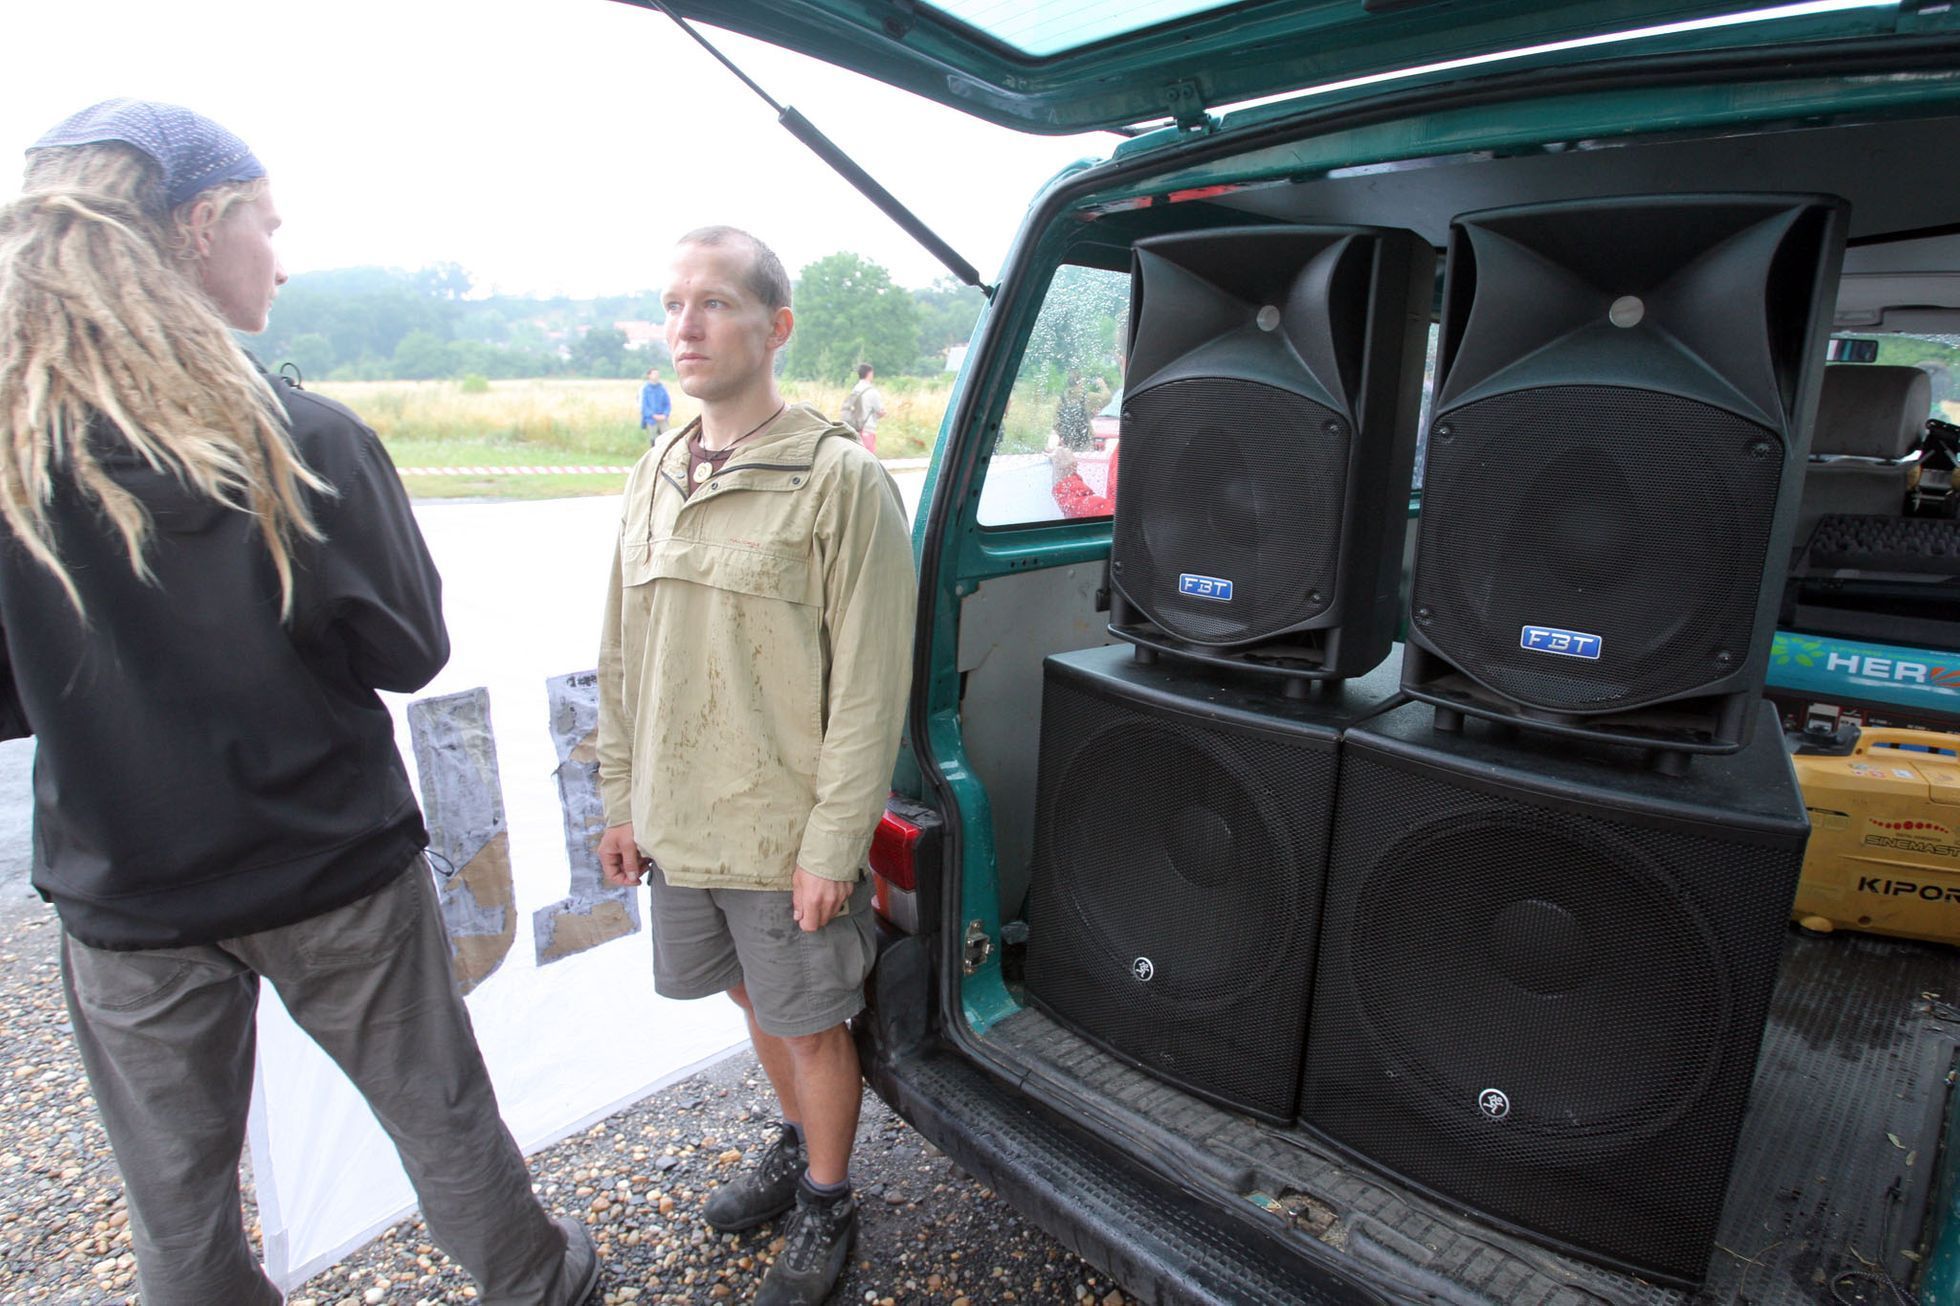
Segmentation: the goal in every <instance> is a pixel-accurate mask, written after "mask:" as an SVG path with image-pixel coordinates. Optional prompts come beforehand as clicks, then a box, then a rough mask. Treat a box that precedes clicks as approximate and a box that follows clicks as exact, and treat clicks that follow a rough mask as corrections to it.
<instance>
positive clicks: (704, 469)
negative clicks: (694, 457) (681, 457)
mask: <svg viewBox="0 0 1960 1306" xmlns="http://www.w3.org/2000/svg"><path fill="white" fill-rule="evenodd" d="M714 472H715V469H714V466H713V464H711V463H696V464H694V479H695V480H696V481H697V482H699V481H705V480H707V479H708V478H709V477H710V476H712V475H714Z"/></svg>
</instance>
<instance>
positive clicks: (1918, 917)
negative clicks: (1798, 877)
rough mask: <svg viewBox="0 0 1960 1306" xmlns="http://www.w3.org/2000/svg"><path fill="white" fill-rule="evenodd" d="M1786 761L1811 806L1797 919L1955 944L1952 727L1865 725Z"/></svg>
mask: <svg viewBox="0 0 1960 1306" xmlns="http://www.w3.org/2000/svg"><path fill="white" fill-rule="evenodd" d="M1835 751H1836V750H1832V752H1835ZM1791 760H1792V761H1794V762H1795V763H1796V767H1797V780H1798V782H1799V783H1801V784H1802V785H1803V800H1804V806H1805V807H1807V808H1809V809H1810V847H1809V850H1808V851H1807V852H1806V853H1805V854H1804V861H1803V882H1802V884H1800V885H1799V886H1798V888H1797V901H1796V906H1795V908H1794V909H1793V915H1794V917H1795V919H1796V921H1797V923H1798V924H1800V925H1802V926H1803V927H1804V928H1805V929H1809V930H1817V931H1829V930H1834V929H1838V928H1843V929H1848V930H1867V931H1870V932H1871V933H1874V934H1896V935H1899V936H1901V937H1903V938H1908V939H1930V940H1932V941H1934V942H1936V943H1960V735H1948V734H1939V733H1936V732H1934V731H1931V730H1894V729H1878V728H1872V729H1866V730H1865V731H1863V732H1862V733H1861V734H1860V735H1859V736H1858V739H1857V742H1856V743H1855V744H1854V745H1852V747H1851V749H1850V751H1849V752H1844V753H1841V754H1839V755H1836V756H1833V755H1831V752H1808V751H1805V752H1799V753H1798V754H1797V755H1796V756H1795V757H1794V758H1792V759H1791Z"/></svg>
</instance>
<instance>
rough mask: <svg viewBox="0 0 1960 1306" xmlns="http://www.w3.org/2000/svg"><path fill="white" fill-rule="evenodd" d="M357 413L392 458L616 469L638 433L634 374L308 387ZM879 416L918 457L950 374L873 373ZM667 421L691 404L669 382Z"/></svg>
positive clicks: (559, 494)
mask: <svg viewBox="0 0 1960 1306" xmlns="http://www.w3.org/2000/svg"><path fill="white" fill-rule="evenodd" d="M312 388H313V389H316V390H318V391H319V392H320V393H321V394H323V395H327V396H329V397H331V398H334V399H338V400H339V401H340V402H341V403H344V404H346V405H347V406H348V407H349V408H352V409H353V410H354V411H355V412H356V413H359V414H360V415H361V417H362V419H363V420H365V421H366V422H367V423H368V425H370V426H372V427H373V428H374V429H375V431H376V432H377V433H378V434H379V435H380V436H381V440H382V443H384V444H385V445H387V446H388V453H389V456H390V457H392V458H393V459H394V460H395V465H396V466H397V467H401V468H416V467H551V466H565V465H575V466H576V465H597V466H619V467H625V466H628V465H630V464H631V463H632V462H633V461H634V460H635V459H637V458H638V457H639V456H640V454H641V453H642V452H644V451H645V449H646V442H645V439H644V437H643V436H642V435H641V433H640V428H639V415H640V383H639V382H638V381H584V380H556V379H553V380H535V381H492V382H490V383H489V386H488V388H487V389H479V390H477V391H475V392H474V393H472V392H471V391H469V390H466V389H465V388H464V386H463V383H461V382H459V381H325V382H320V383H318V384H316V385H314V386H313V387H312ZM782 388H783V394H784V397H785V398H787V399H789V400H790V401H791V402H793V403H806V404H810V405H812V406H813V407H815V408H817V409H818V410H819V411H821V412H824V413H829V414H832V415H834V414H836V412H837V411H838V409H839V408H841V407H842V406H843V403H844V396H845V394H846V392H847V387H844V386H841V385H819V384H813V383H810V382H802V381H787V382H784V383H783V387H782ZM879 388H880V389H881V390H883V391H884V394H885V418H884V421H883V422H881V423H880V424H879V428H878V452H879V454H880V455H881V456H883V457H886V458H917V457H923V456H924V455H926V454H928V453H930V452H931V450H932V446H933V443H934V441H935V440H937V438H938V436H939V423H940V419H941V418H942V417H943V416H944V414H945V411H946V400H947V397H948V395H949V394H950V393H951V390H952V379H951V378H950V377H947V378H939V377H933V378H930V379H925V380H920V379H915V378H912V377H901V378H898V379H897V380H895V381H892V382H890V383H889V384H887V383H884V382H881V383H880V385H879ZM667 389H668V392H669V393H670V394H672V395H673V397H674V420H675V423H676V425H678V424H680V423H683V422H687V421H689V420H691V419H692V418H693V417H694V416H695V414H696V413H697V412H698V411H699V406H698V405H697V404H696V403H695V402H694V401H693V400H692V399H689V398H688V397H687V396H686V395H684V394H682V393H681V392H680V390H679V388H678V387H676V386H674V385H673V384H672V382H671V381H670V382H669V384H668V387H667ZM403 481H404V483H405V484H407V486H408V490H409V493H410V494H411V495H413V496H414V497H416V498H442V499H455V498H483V497H489V498H506V499H555V498H568V497H571V496H573V495H580V494H615V493H617V492H618V491H619V488H620V484H621V478H620V476H619V475H618V474H617V473H614V474H607V475H586V474H572V475H537V474H533V475H494V476H451V475H443V476H415V475H412V474H411V475H407V476H404V477H403Z"/></svg>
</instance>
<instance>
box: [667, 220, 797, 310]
mask: <svg viewBox="0 0 1960 1306" xmlns="http://www.w3.org/2000/svg"><path fill="white" fill-rule="evenodd" d="M675 243H676V244H681V245H734V244H746V245H747V246H748V247H749V270H748V274H747V276H746V277H744V278H743V280H744V281H745V282H746V283H747V285H748V290H749V293H750V294H752V295H754V296H755V297H756V298H757V299H760V300H761V301H762V302H763V304H764V306H765V307H767V308H768V309H769V310H770V311H771V312H774V311H775V310H776V309H779V308H788V307H789V273H787V272H785V271H783V261H782V260H781V259H779V258H777V257H776V251H775V250H773V249H770V248H769V247H768V246H767V245H765V244H763V243H762V242H761V241H759V240H757V239H756V238H755V237H754V236H751V235H750V234H749V233H748V232H746V231H743V230H742V229H741V228H740V227H725V226H715V227H696V228H695V229H694V230H693V231H690V232H688V233H687V234H686V235H685V236H682V237H681V238H680V240H678V241H677V242H675Z"/></svg>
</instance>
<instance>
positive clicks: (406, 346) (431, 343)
mask: <svg viewBox="0 0 1960 1306" xmlns="http://www.w3.org/2000/svg"><path fill="white" fill-rule="evenodd" d="M455 372H456V359H455V357H454V356H453V355H452V354H451V353H450V352H449V342H448V341H446V340H444V339H442V338H441V337H440V336H438V335H436V334H435V333H434V332H432V331H411V332H409V333H408V334H407V335H405V336H403V337H402V338H401V343H400V344H398V345H396V346H395V355H394V374H395V376H397V377H399V378H401V379H402V380H404V381H428V380H432V379H434V378H436V377H440V376H452V375H454V374H455Z"/></svg>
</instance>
